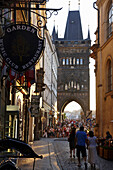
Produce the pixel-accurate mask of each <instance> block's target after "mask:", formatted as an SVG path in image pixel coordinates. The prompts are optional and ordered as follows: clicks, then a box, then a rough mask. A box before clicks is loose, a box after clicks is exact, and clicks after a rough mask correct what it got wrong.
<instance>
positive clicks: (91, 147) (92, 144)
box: [88, 131, 97, 168]
mask: <svg viewBox="0 0 113 170" xmlns="http://www.w3.org/2000/svg"><path fill="white" fill-rule="evenodd" d="M96 146H97V137H96V136H94V133H93V131H89V137H88V162H89V163H90V164H91V167H94V168H95V163H96V158H97V150H96Z"/></svg>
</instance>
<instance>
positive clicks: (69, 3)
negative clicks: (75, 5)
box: [68, 1, 70, 11]
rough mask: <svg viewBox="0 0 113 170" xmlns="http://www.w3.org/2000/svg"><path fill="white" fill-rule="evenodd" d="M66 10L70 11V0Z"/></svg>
mask: <svg viewBox="0 0 113 170" xmlns="http://www.w3.org/2000/svg"><path fill="white" fill-rule="evenodd" d="M68 11H70V1H69V8H68Z"/></svg>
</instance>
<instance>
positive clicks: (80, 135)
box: [76, 126, 87, 169]
mask: <svg viewBox="0 0 113 170" xmlns="http://www.w3.org/2000/svg"><path fill="white" fill-rule="evenodd" d="M76 142H77V157H78V167H81V161H80V153H82V157H83V159H84V165H85V169H87V163H86V143H87V135H86V132H85V131H84V127H83V126H81V127H80V130H78V131H77V133H76Z"/></svg>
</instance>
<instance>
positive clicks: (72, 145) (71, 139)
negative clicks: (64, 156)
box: [68, 127, 76, 158]
mask: <svg viewBox="0 0 113 170" xmlns="http://www.w3.org/2000/svg"><path fill="white" fill-rule="evenodd" d="M75 134H76V128H74V127H72V128H71V132H70V135H69V138H68V142H69V148H70V158H72V154H73V158H75V147H76V141H75V139H76V138H75Z"/></svg>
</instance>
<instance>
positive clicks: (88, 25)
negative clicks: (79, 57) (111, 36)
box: [88, 25, 90, 40]
mask: <svg viewBox="0 0 113 170" xmlns="http://www.w3.org/2000/svg"><path fill="white" fill-rule="evenodd" d="M88 40H90V30H89V25H88Z"/></svg>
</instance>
